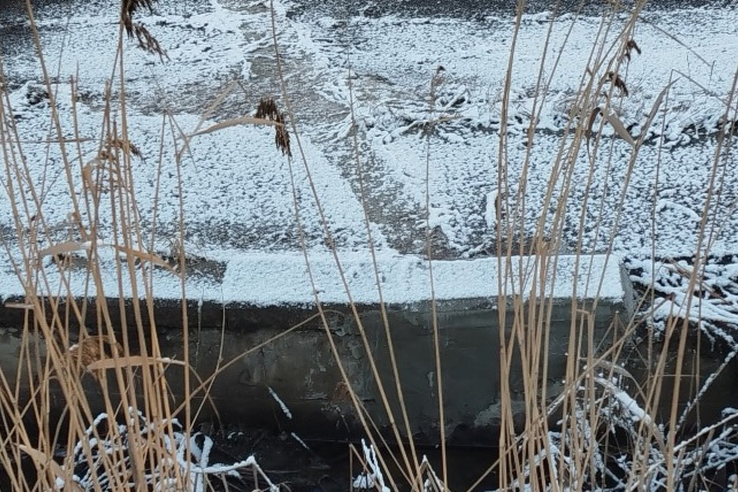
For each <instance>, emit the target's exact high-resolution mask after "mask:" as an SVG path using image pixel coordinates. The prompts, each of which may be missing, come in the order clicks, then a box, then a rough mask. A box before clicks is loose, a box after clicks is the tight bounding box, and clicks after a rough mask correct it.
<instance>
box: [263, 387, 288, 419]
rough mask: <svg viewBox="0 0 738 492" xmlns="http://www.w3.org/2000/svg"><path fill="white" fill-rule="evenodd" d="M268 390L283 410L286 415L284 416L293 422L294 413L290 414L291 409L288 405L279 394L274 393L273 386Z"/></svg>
mask: <svg viewBox="0 0 738 492" xmlns="http://www.w3.org/2000/svg"><path fill="white" fill-rule="evenodd" d="M267 389H268V390H269V394H270V395H271V396H272V398H274V401H276V402H277V404H278V405H279V408H281V409H282V413H284V416H285V417H287V418H288V419H290V420H292V412H290V409H289V408H288V407H287V405H286V404H285V403H284V402H283V401H282V399H281V398H280V397H279V395H277V392H276V391H274V390H273V389H272V387H271V386H269V387H268V388H267Z"/></svg>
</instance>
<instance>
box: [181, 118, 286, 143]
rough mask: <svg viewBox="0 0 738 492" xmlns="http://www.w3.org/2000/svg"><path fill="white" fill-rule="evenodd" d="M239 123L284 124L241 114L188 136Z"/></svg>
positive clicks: (211, 131) (214, 130)
mask: <svg viewBox="0 0 738 492" xmlns="http://www.w3.org/2000/svg"><path fill="white" fill-rule="evenodd" d="M239 125H268V126H283V125H282V123H277V122H276V121H270V120H266V119H263V118H254V117H253V116H241V117H239V118H233V119H230V120H225V121H221V122H220V123H216V124H214V125H212V126H209V127H207V128H205V129H203V130H199V131H197V132H195V133H193V134H191V135H188V137H187V138H192V137H195V136H197V135H204V134H206V133H213V132H217V131H218V130H223V129H225V128H230V127H232V126H239Z"/></svg>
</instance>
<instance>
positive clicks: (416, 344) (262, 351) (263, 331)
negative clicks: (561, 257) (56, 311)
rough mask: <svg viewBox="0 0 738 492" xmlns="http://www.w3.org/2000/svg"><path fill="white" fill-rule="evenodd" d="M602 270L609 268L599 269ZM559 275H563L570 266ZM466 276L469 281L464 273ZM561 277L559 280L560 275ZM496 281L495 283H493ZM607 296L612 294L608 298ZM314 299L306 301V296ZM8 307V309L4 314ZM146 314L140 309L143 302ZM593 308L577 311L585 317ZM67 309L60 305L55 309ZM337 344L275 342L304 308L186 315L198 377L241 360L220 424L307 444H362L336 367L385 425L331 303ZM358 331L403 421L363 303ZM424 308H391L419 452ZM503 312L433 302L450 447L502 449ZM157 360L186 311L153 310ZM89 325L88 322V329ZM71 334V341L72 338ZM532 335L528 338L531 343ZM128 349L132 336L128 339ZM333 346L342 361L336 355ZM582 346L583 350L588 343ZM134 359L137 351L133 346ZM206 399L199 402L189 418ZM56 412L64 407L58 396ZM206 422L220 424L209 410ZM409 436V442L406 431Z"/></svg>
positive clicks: (558, 313)
mask: <svg viewBox="0 0 738 492" xmlns="http://www.w3.org/2000/svg"><path fill="white" fill-rule="evenodd" d="M599 259H602V258H599ZM562 264H564V265H566V264H567V263H566V262H565V261H562ZM610 265H611V266H610V267H608V268H607V270H606V271H607V272H608V273H609V274H610V275H609V276H608V277H607V278H608V279H609V281H615V282H619V281H620V280H621V277H620V275H619V274H618V272H619V269H620V266H619V265H618V264H617V262H616V261H612V262H611V263H610ZM462 271H463V270H462ZM562 275H563V274H562ZM490 282H496V280H495V279H490ZM609 292H610V293H612V290H610V291H609ZM620 293H621V295H620V297H619V298H616V297H612V296H610V297H608V298H604V299H601V300H600V301H599V303H598V306H597V308H596V311H594V314H595V318H594V319H595V331H594V333H595V338H596V340H595V344H599V343H601V342H602V341H603V340H605V339H606V338H607V337H606V335H607V333H608V330H609V329H610V327H611V324H612V322H613V320H614V319H615V318H616V317H617V316H621V317H623V318H626V317H627V316H628V314H629V310H630V307H629V302H628V301H627V299H628V298H629V296H630V295H631V294H632V293H631V291H630V290H629V289H628V287H627V285H626V286H623V288H621V289H620ZM306 299H309V297H306ZM7 302H8V300H7V299H6V303H7ZM140 302H141V308H142V309H145V305H144V303H143V301H140ZM585 302H586V303H587V304H588V303H590V302H591V301H585V300H582V301H580V302H579V307H580V308H582V307H585ZM108 307H109V309H110V312H111V314H112V321H113V324H114V326H120V323H121V321H120V317H119V311H118V301H117V299H110V300H109V301H108ZM60 309H61V310H64V306H63V305H62V306H60ZM324 309H325V312H326V316H327V322H328V327H329V330H330V337H329V334H328V332H326V330H325V328H324V327H323V324H322V323H321V321H320V320H319V319H317V318H314V319H312V320H310V321H308V322H307V323H305V324H304V325H303V326H301V327H300V328H298V329H296V330H295V331H293V332H291V333H288V334H286V335H283V336H281V337H279V338H277V339H276V340H273V341H271V342H269V343H267V344H266V345H264V346H261V344H263V343H265V342H267V341H268V340H270V339H272V338H274V337H277V336H278V335H279V334H280V333H283V332H284V331H285V330H287V329H288V328H290V327H292V326H295V325H297V324H298V323H301V322H303V321H305V320H307V319H308V318H310V317H311V316H312V315H314V314H315V313H316V309H315V308H314V307H311V306H310V304H309V303H308V302H306V303H305V304H303V305H302V306H294V305H293V306H263V305H262V306H255V305H253V304H244V303H235V302H232V303H229V304H227V305H225V306H223V305H222V304H220V303H216V302H211V301H207V302H203V303H199V302H197V301H191V302H190V303H189V305H188V319H189V337H190V358H191V362H192V365H193V366H194V368H195V370H196V371H197V373H198V374H199V375H200V377H202V378H206V377H208V376H210V375H211V374H212V373H213V371H214V370H215V369H216V366H217V365H218V364H219V361H220V363H221V364H222V363H224V362H227V361H230V360H232V359H234V358H239V362H237V363H236V364H235V365H234V366H232V367H230V368H229V369H227V370H226V371H224V372H223V373H222V374H221V375H220V376H219V377H218V379H217V381H216V384H215V385H214V387H213V389H212V392H211V394H210V397H211V399H212V402H213V403H214V405H215V407H216V408H217V412H218V414H219V415H220V417H221V418H222V419H224V420H226V421H228V422H233V421H239V422H244V423H247V424H248V425H255V426H267V427H271V426H275V425H276V426H278V427H279V428H281V429H285V430H289V431H294V432H297V433H298V434H299V435H300V436H301V437H303V438H327V437H329V438H331V439H341V438H348V437H351V436H353V435H358V434H360V433H361V427H360V425H359V421H358V419H357V418H356V414H355V412H354V410H353V407H352V404H351V401H350V398H349V396H348V393H347V391H346V386H345V385H344V383H343V382H342V377H341V373H340V371H339V367H338V360H340V362H341V364H343V366H344V368H345V371H346V373H347V375H348V378H349V380H350V382H351V385H352V387H353V389H354V391H355V392H356V394H357V396H358V398H359V399H360V400H361V402H362V403H363V405H364V406H365V407H366V409H367V411H368V412H369V415H371V416H372V419H373V420H374V421H375V422H376V423H377V424H378V425H379V426H380V427H382V428H386V427H387V425H389V421H390V420H389V418H388V416H387V414H386V412H385V410H384V408H383V405H382V404H381V397H380V393H379V390H378V385H377V383H376V380H375V379H374V377H373V375H372V371H371V368H370V364H369V357H368V355H367V352H366V350H365V345H364V342H363V340H362V337H361V333H360V330H359V328H358V326H359V325H358V323H357V320H356V319H355V318H354V316H353V315H352V313H351V311H350V309H349V308H348V306H346V305H337V304H326V305H324ZM357 309H358V312H359V320H360V321H361V325H362V326H363V328H364V330H365V333H366V336H367V343H368V345H369V347H370V350H371V353H372V354H373V356H374V357H375V360H376V365H377V368H378V371H379V377H380V380H381V382H382V383H383V385H384V387H385V390H386V391H387V394H388V395H389V402H390V405H391V407H392V409H393V413H394V415H395V420H397V421H400V413H399V404H398V400H397V396H396V395H397V393H396V391H395V383H394V375H393V371H392V369H391V368H392V364H391V358H390V352H389V345H388V341H387V339H386V336H385V329H384V325H383V323H382V317H381V311H380V306H379V305H378V304H360V305H359V306H358V308H357ZM505 309H506V311H507V321H506V325H507V327H508V329H507V331H508V334H509V327H510V324H511V322H512V319H511V318H512V310H511V306H509V305H506V306H505ZM95 310H96V306H95V304H94V302H92V303H90V304H89V305H88V317H87V319H94V318H95V314H94V313H95ZM19 313H21V311H19V310H17V309H8V308H3V309H1V310H0V326H20V325H21V323H20V322H21V318H20V317H19V316H20V314H19ZM132 313H133V304H132V301H130V300H129V301H127V303H126V314H127V319H129V320H130V319H132ZM431 313H432V310H431V304H430V302H429V301H421V302H414V303H410V304H390V305H388V306H387V318H388V322H389V327H390V332H391V337H392V344H393V346H394V351H395V354H396V358H397V369H398V373H399V376H400V381H401V383H402V387H403V394H404V399H405V403H406V406H407V411H408V416H409V420H410V423H411V429H412V433H413V435H414V437H415V438H416V440H417V442H419V443H429V444H433V443H435V442H437V440H438V425H439V422H438V411H437V384H436V379H435V374H436V365H435V359H434V336H433V316H432V314H431ZM499 316H500V312H499V309H498V303H497V298H493V297H487V298H467V299H445V300H439V301H438V303H437V321H438V327H439V336H440V345H441V351H440V353H441V366H442V374H443V385H444V408H445V413H446V421H445V425H446V430H447V434H448V435H449V437H450V441H451V442H452V443H458V444H465V445H473V444H480V445H481V444H484V445H493V444H495V439H496V437H495V436H496V433H495V430H496V429H497V428H498V427H499V423H500V422H499V407H500V360H499V354H500V348H499V347H500V346H499V341H500V333H499V330H500V324H499ZM571 317H572V302H571V299H570V298H556V299H554V300H553V303H552V311H551V323H550V338H551V343H550V346H549V347H548V348H547V350H548V352H549V369H548V370H549V379H548V380H547V381H546V382H545V384H546V387H547V391H548V393H549V394H550V395H556V394H557V393H558V389H559V384H560V380H561V379H562V378H563V375H564V371H565V366H566V363H567V357H568V356H567V345H568V341H569V336H570V333H571V330H572V323H571ZM155 318H156V322H157V331H158V334H159V344H160V346H161V351H162V354H163V355H165V356H171V357H174V358H176V359H179V360H181V359H182V358H183V354H182V342H183V338H182V336H183V335H182V330H181V326H182V314H181V304H180V303H179V302H177V301H174V300H169V301H167V300H162V301H159V302H158V303H157V306H156V310H155ZM88 325H89V323H88ZM73 331H74V330H73ZM529 334H532V331H531V332H530V333H529ZM0 336H2V337H3V341H4V343H3V344H2V350H3V352H2V354H1V355H3V357H2V359H0V364H2V369H3V371H4V372H5V374H6V376H7V377H9V378H11V380H12V377H14V376H15V372H14V371H15V366H16V364H17V354H18V352H17V351H18V348H19V347H20V343H21V342H20V332H19V331H18V330H17V329H15V328H2V329H0ZM130 338H131V339H132V340H133V339H134V338H135V337H134V336H131V337H130ZM331 338H332V339H333V341H334V342H335V345H336V348H337V351H338V359H337V358H336V356H335V354H334V352H333V349H332V348H331ZM585 341H586V339H585ZM133 347H134V349H133V350H134V351H135V350H136V342H135V340H134V341H133ZM169 371H170V375H171V377H170V381H169V384H170V386H171V388H172V391H173V392H174V394H175V395H177V399H178V401H181V397H182V394H183V386H182V377H181V370H180V369H179V368H176V367H174V366H173V367H172V368H171V369H170V370H169ZM509 380H510V384H511V387H512V388H513V391H514V394H515V395H520V400H518V399H517V398H516V399H515V400H514V401H513V402H512V406H513V408H514V409H517V411H518V412H519V413H518V416H520V417H522V415H523V413H522V409H523V400H522V373H521V369H520V366H519V361H518V362H516V363H514V364H513V369H512V372H511V373H510V375H509ZM94 386H95V385H94V383H93V382H92V378H89V381H88V387H89V388H90V392H89V396H90V398H91V399H92V401H93V402H95V401H98V403H99V393H97V392H96V390H95V389H94ZM272 392H274V394H276V395H278V398H279V399H281V400H282V401H283V402H284V404H285V405H286V406H287V408H289V412H290V415H289V416H287V415H286V414H285V412H283V410H282V409H281V407H280V404H279V403H278V401H277V400H276V397H275V396H274V395H273V394H272ZM199 402H200V399H198V398H195V399H194V400H193V404H194V406H193V407H194V408H196V405H197V404H198V403H199ZM57 404H58V405H60V406H61V405H62V404H63V401H62V400H61V397H60V396H58V399H57ZM200 418H204V419H208V418H214V412H213V411H212V408H211V407H210V404H209V403H207V402H206V404H205V409H204V413H203V414H202V415H201V416H200ZM403 432H404V431H403Z"/></svg>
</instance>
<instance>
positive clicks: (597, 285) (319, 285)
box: [0, 250, 626, 306]
mask: <svg viewBox="0 0 738 492" xmlns="http://www.w3.org/2000/svg"><path fill="white" fill-rule="evenodd" d="M101 252H102V250H101ZM101 256H102V253H101ZM108 256H110V255H108ZM213 256H214V257H215V258H216V259H217V258H218V256H215V255H213ZM339 256H340V261H341V266H342V271H343V272H344V279H345V281H346V285H347V286H348V291H347V289H346V287H345V286H344V283H343V280H342V278H341V275H340V272H339V269H338V268H337V266H336V263H335V260H334V258H333V257H332V256H330V255H326V254H321V253H316V254H310V256H309V258H310V268H311V272H312V275H313V279H314V282H315V289H313V285H312V284H311V282H310V276H309V275H308V271H307V268H306V266H305V260H304V257H303V255H302V254H301V253H275V254H269V253H262V252H251V253H240V254H238V255H232V254H231V255H230V256H226V253H224V256H223V257H221V258H220V259H222V261H223V263H225V264H226V265H227V266H226V270H225V273H224V275H223V277H222V279H221V280H217V281H216V280H214V279H212V278H208V277H207V276H199V275H195V274H191V275H190V276H189V277H188V279H187V283H186V287H187V291H188V292H190V293H191V295H197V296H198V298H199V299H201V300H203V301H214V302H224V303H231V302H237V303H245V304H250V305H254V306H270V305H280V304H285V305H310V304H312V303H313V302H314V300H315V298H314V293H317V296H318V298H319V299H320V300H321V301H322V302H326V303H346V302H348V299H349V298H348V294H349V293H350V294H351V296H352V299H353V300H354V302H357V303H360V304H375V303H377V302H378V299H379V295H378V290H377V284H376V276H375V273H374V267H373V264H372V262H371V258H369V257H367V254H366V253H364V252H356V253H341V254H340V255H339ZM377 261H378V266H379V278H380V286H381V288H382V294H383V298H384V300H385V302H387V303H389V304H404V305H406V304H413V303H421V302H423V301H425V300H427V299H429V296H430V292H431V291H430V268H429V264H428V262H427V261H426V260H423V259H421V258H417V257H410V256H400V255H394V256H388V255H379V256H378V257H377ZM502 261H503V263H501V265H502V274H500V273H499V272H500V270H499V267H500V265H498V260H497V258H479V259H476V260H437V261H434V262H433V276H434V277H433V278H434V290H435V296H436V299H437V300H439V301H453V300H460V299H487V300H490V301H492V302H496V301H497V297H498V296H499V295H500V294H501V293H502V294H512V293H516V294H519V295H521V296H522V297H523V298H528V297H530V296H531V295H532V294H533V293H532V289H533V286H534V285H535V286H536V287H535V295H536V296H539V297H540V296H541V295H543V296H544V297H553V298H555V299H561V300H565V301H566V300H569V299H571V298H573V297H578V298H586V297H593V296H595V295H596V294H598V295H599V297H600V298H601V299H603V300H608V301H613V302H620V301H622V300H623V298H624V296H625V295H626V292H625V291H624V289H623V286H622V283H621V281H620V280H621V277H620V264H619V263H618V260H617V259H616V258H614V257H611V258H607V257H606V256H602V255H597V256H593V257H589V256H585V257H582V258H580V259H579V264H578V265H577V258H576V257H574V256H560V257H558V259H557V260H556V264H554V263H553V261H554V259H551V263H549V264H547V265H545V266H544V267H543V268H544V271H545V272H546V281H545V283H543V282H536V283H534V282H533V280H534V279H540V271H541V268H542V266H541V264H540V263H539V262H540V261H541V260H540V259H536V258H533V257H522V258H521V257H513V258H512V259H511V261H510V263H509V264H507V263H505V261H504V259H502ZM51 268H53V267H51ZM101 268H102V271H103V275H102V288H103V292H105V293H106V295H107V296H109V297H110V296H117V295H118V287H119V286H118V281H117V277H116V275H115V271H116V270H115V268H116V262H115V260H113V259H103V260H101ZM577 268H578V269H577ZM506 271H507V272H512V273H505V272H506ZM152 273H153V278H154V285H155V289H156V296H157V298H159V299H172V300H177V299H180V298H181V289H182V286H181V279H180V277H179V276H177V275H175V274H174V273H172V272H170V271H168V270H164V269H162V268H159V267H156V268H154V270H153V272H152ZM67 274H68V278H67V279H66V282H67V283H68V285H69V289H70V291H71V292H74V293H76V294H77V295H79V294H81V293H85V292H86V293H87V294H88V295H90V296H95V295H96V294H95V292H94V291H85V289H86V288H87V289H89V288H90V287H89V285H87V273H86V270H85V269H83V268H82V269H76V270H74V269H73V270H71V271H68V272H67ZM122 275H123V276H124V277H125V278H126V279H127V278H128V277H127V275H128V274H127V271H126V270H125V269H124V270H122ZM498 277H499V278H500V279H506V281H502V280H501V281H502V284H498V281H497V279H498ZM0 278H2V279H3V281H0V296H2V297H4V298H8V297H12V296H14V295H17V293H18V292H19V287H18V281H17V279H14V278H13V276H12V274H6V275H5V276H4V277H0ZM129 284H130V282H128V281H127V280H126V281H124V282H123V288H124V291H123V295H124V296H126V297H129V296H131V295H132V292H131V290H130V285H129ZM48 288H49V290H50V291H51V292H57V291H61V292H65V291H66V290H65V289H66V287H65V284H61V281H60V280H59V279H58V278H55V276H53V275H52V276H50V278H49V287H48ZM501 288H502V290H500V289H501ZM541 289H543V290H541ZM140 294H141V295H144V294H145V292H143V291H141V292H140ZM198 302H199V301H198Z"/></svg>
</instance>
